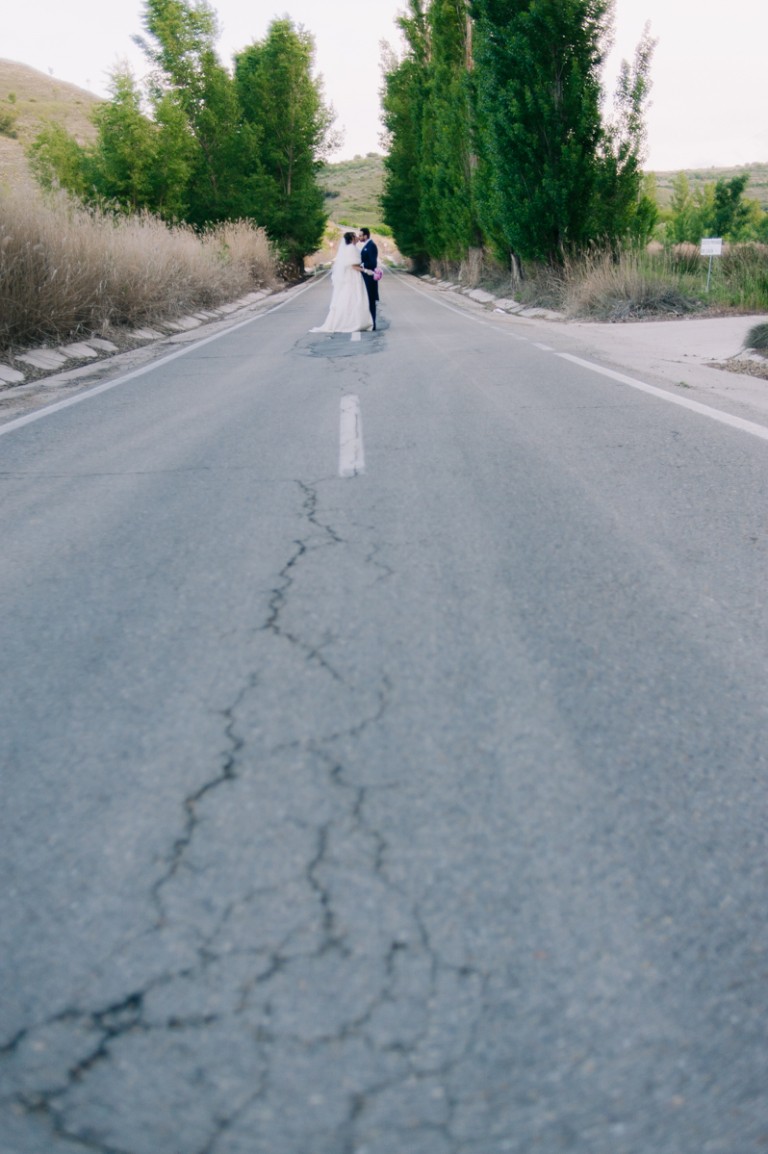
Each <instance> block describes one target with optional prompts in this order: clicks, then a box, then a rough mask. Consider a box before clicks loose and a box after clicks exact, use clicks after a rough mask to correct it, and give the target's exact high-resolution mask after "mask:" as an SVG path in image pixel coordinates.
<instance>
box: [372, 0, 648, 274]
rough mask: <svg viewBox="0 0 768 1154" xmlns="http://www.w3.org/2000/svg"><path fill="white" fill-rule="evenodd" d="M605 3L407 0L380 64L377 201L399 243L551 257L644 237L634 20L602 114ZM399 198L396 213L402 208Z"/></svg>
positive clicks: (411, 248)
mask: <svg viewBox="0 0 768 1154" xmlns="http://www.w3.org/2000/svg"><path fill="white" fill-rule="evenodd" d="M614 2H615V0H431V3H426V0H410V10H409V15H408V17H404V18H402V19H401V21H400V27H401V29H402V31H403V33H404V36H405V40H406V52H405V55H404V57H403V58H402V59H401V60H400V61H397V60H396V59H394V58H393V57H392V56H391V55H390V57H389V58H388V59H387V60H386V61H385V66H384V68H385V83H384V93H383V105H384V121H385V125H386V128H387V130H388V134H389V140H388V144H389V157H388V159H387V165H386V167H387V176H386V185H385V195H384V205H385V210H386V216H387V220H388V221H389V223H390V224H391V225H392V227H393V230H394V233H395V236H396V238H397V241H398V244H399V246H400V248H401V251H403V252H405V253H406V254H407V255H413V254H414V253H418V254H419V255H420V256H421V257H422V259H424V258H426V257H429V258H439V259H451V260H456V259H458V258H460V257H461V256H462V255H464V254H465V253H466V251H467V249H468V248H469V247H471V246H473V245H475V244H477V243H483V244H484V245H485V246H486V247H489V248H490V249H492V250H493V251H494V252H495V253H496V254H497V255H498V256H503V257H504V258H505V259H507V258H508V257H510V255H511V257H512V260H513V263H514V264H515V265H516V266H518V267H519V264H520V261H521V259H522V258H525V259H534V260H546V261H553V262H559V261H561V260H562V259H563V258H564V256H565V254H566V253H568V252H570V251H574V250H579V249H583V248H586V247H588V246H591V245H594V244H598V243H604V244H608V245H610V246H611V247H613V248H618V247H619V245H620V244H622V243H625V242H627V241H635V242H640V241H643V240H645V239H647V238H648V236H649V235H650V234H651V231H652V229H653V227H654V224H655V219H656V207H655V201H654V199H653V197H652V195H651V193H650V191H649V189H648V186H647V184H646V182H645V179H644V176H643V172H642V160H643V148H644V135H645V134H644V122H643V117H644V111H645V106H646V103H647V98H648V93H649V90H650V63H651V57H652V53H653V48H654V42H653V41H652V40H651V39H650V36H649V35H648V32H647V30H646V32H645V34H644V36H643V39H642V41H641V43H640V45H639V46H638V49H637V52H636V54H635V59H634V62H633V64H632V65H631V66H630V65H628V64H624V66H623V67H622V69H621V72H620V76H619V82H618V86H617V91H616V96H615V100H614V105H613V111H612V115H611V117H610V118H604V116H603V104H604V98H603V88H602V70H603V66H604V63H605V57H606V52H607V49H608V47H609V44H610V36H611V33H612V25H613V9H614ZM406 205H407V212H406Z"/></svg>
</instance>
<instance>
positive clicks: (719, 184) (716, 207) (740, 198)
mask: <svg viewBox="0 0 768 1154" xmlns="http://www.w3.org/2000/svg"><path fill="white" fill-rule="evenodd" d="M748 183H749V175H748V174H746V173H742V174H741V175H739V176H734V177H732V178H731V179H730V180H726V179H724V178H722V177H721V178H720V179H719V180H717V181H714V182H712V181H710V182H707V183H706V184H704V185H703V186H702V187H701V188H698V189H697V190H696V191H695V192H693V191H692V190H691V186H690V181H689V180H688V177H687V176H686V175H685V173H684V172H681V173H679V174H678V175H677V176H676V177H675V179H674V181H673V183H672V201H671V204H670V212H669V222H668V225H667V238H668V240H669V241H671V243H673V244H680V243H688V244H698V243H699V241H700V240H701V239H702V237H705V236H719V237H722V238H723V239H724V240H727V241H731V242H737V241H749V240H763V239H764V238H765V237H766V236H768V227H767V226H766V220H768V214H766V213H765V212H764V211H763V210H762V209H761V207H760V205H759V203H758V202H757V201H755V200H750V199H749V198H748V197H745V196H744V193H745V191H746V188H747V185H748Z"/></svg>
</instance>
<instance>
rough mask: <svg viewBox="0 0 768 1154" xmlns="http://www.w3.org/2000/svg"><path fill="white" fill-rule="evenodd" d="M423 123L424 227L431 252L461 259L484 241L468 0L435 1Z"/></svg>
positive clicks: (431, 8)
mask: <svg viewBox="0 0 768 1154" xmlns="http://www.w3.org/2000/svg"><path fill="white" fill-rule="evenodd" d="M428 24H429V32H430V45H431V52H430V58H429V66H428V69H427V84H426V101H425V105H424V116H423V120H422V160H421V171H422V225H423V227H424V228H425V230H426V232H427V235H428V236H429V238H430V251H431V253H432V255H433V256H435V257H438V258H440V259H442V260H448V261H453V262H455V261H460V260H462V259H463V257H465V256H466V254H467V251H468V249H470V248H473V247H476V246H477V245H478V244H479V242H480V236H479V231H478V227H477V224H476V221H475V214H474V191H473V155H472V144H473V121H474V116H473V107H472V87H471V65H472V53H471V36H472V33H471V24H470V19H469V10H468V5H467V0H432V4H431V5H430V8H429V13H428Z"/></svg>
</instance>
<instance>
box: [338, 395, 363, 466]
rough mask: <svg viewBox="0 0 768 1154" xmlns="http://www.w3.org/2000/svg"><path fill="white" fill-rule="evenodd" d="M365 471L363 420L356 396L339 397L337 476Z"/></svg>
mask: <svg viewBox="0 0 768 1154" xmlns="http://www.w3.org/2000/svg"><path fill="white" fill-rule="evenodd" d="M364 472H365V454H364V452H363V422H362V418H361V416H360V401H359V400H358V398H357V397H353V396H345V397H342V398H341V420H340V424H339V476H340V477H357V476H359V475H360V473H364Z"/></svg>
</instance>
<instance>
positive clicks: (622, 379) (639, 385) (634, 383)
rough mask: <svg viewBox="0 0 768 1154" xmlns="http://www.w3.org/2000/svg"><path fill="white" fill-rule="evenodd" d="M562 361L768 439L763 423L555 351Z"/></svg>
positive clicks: (764, 439)
mask: <svg viewBox="0 0 768 1154" xmlns="http://www.w3.org/2000/svg"><path fill="white" fill-rule="evenodd" d="M555 355H556V356H558V357H560V358H561V359H562V360H564V361H570V362H571V363H572V364H574V365H581V367H582V368H585V369H590V370H591V371H592V372H593V373H600V374H601V375H602V376H604V377H610V378H611V380H614V381H618V382H619V383H620V384H622V385H629V387H630V388H632V389H639V390H640V392H641V393H649V394H650V396H652V397H658V398H659V399H660V400H662V401H668V402H669V403H670V404H671V405H679V406H680V408H681V409H689V410H690V411H691V412H692V413H698V414H699V415H700V416H702V417H709V418H710V420H712V421H719V422H720V424H721V425H728V426H730V428H732V429H739V430H740V431H741V432H742V433H751V434H752V436H753V437H759V438H760V439H761V440H762V441H768V428H766V426H765V425H758V424H756V423H755V422H754V421H746V420H745V419H744V418H743V417H734V416H732V415H731V414H730V413H724V412H722V411H721V410H720V409H713V408H711V407H710V406H709V405H702V404H701V403H700V402H699V401H689V400H688V398H687V397H678V396H677V395H676V394H675V393H668V392H667V391H666V390H665V389H657V388H656V387H655V385H647V384H646V383H645V381H638V380H635V378H634V377H627V376H625V375H624V373H617V372H615V371H614V370H613V369H607V368H604V367H603V365H598V364H596V363H595V362H594V361H585V360H584V359H583V358H582V357H575V356H573V354H572V353H556V354H555Z"/></svg>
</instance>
